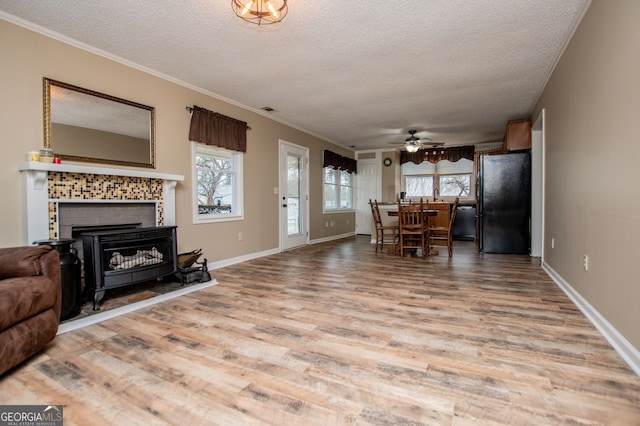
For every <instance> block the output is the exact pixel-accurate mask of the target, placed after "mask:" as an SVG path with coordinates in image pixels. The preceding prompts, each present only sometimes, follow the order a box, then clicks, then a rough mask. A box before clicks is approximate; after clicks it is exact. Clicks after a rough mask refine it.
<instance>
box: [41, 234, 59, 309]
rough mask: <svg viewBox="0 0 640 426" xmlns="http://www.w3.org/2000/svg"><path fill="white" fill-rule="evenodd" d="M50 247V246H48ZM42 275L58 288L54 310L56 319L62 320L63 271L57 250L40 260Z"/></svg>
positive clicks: (46, 254)
mask: <svg viewBox="0 0 640 426" xmlns="http://www.w3.org/2000/svg"><path fill="white" fill-rule="evenodd" d="M47 247H49V246H47ZM39 263H40V270H41V271H42V275H44V276H45V277H47V278H49V280H50V281H51V282H52V283H53V285H55V286H56V300H55V302H54V303H53V310H54V311H55V313H56V318H60V313H61V310H62V270H61V268H60V255H59V254H58V251H57V250H51V251H49V252H47V253H45V254H44V255H42V256H41V257H40V258H39Z"/></svg>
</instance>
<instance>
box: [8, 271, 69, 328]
mask: <svg viewBox="0 0 640 426" xmlns="http://www.w3.org/2000/svg"><path fill="white" fill-rule="evenodd" d="M57 290H58V289H57V287H56V286H53V285H51V280H50V279H49V278H47V277H45V276H37V277H29V278H9V279H6V280H2V281H0V312H2V313H3V314H2V315H0V331H1V330H4V329H6V328H7V327H10V326H12V325H14V324H16V323H18V322H20V321H23V320H25V319H27V318H30V317H32V316H34V315H37V314H39V313H40V312H42V311H45V310H47V309H49V308H52V307H53V305H54V304H55V302H56V300H57V299H58V297H57V295H56V291H57Z"/></svg>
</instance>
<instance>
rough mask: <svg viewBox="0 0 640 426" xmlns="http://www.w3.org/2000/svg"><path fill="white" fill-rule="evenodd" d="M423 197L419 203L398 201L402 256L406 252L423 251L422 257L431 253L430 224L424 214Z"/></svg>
mask: <svg viewBox="0 0 640 426" xmlns="http://www.w3.org/2000/svg"><path fill="white" fill-rule="evenodd" d="M423 209H424V205H423V203H422V199H421V200H420V203H419V204H410V205H403V204H402V203H401V202H400V201H398V226H399V228H400V256H402V257H404V256H405V252H407V251H410V252H413V251H417V250H418V249H419V250H420V251H421V252H422V257H423V258H424V257H426V256H428V255H429V234H428V232H429V226H428V223H427V220H426V217H425V215H424V214H423V212H422V211H423Z"/></svg>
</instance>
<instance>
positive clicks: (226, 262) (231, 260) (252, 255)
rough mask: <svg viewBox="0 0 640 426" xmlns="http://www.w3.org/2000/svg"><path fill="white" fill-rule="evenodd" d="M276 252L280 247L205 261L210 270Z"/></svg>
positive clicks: (278, 251)
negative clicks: (216, 260)
mask: <svg viewBox="0 0 640 426" xmlns="http://www.w3.org/2000/svg"><path fill="white" fill-rule="evenodd" d="M278 253H280V249H278V248H275V249H270V250H264V251H259V252H256V253H250V254H245V255H243V256H238V257H231V258H229V259H224V260H220V261H218V262H209V263H207V267H208V268H209V269H210V270H211V269H220V268H224V267H225V266H231V265H236V264H238V263H242V262H246V261H248V260H253V259H258V258H260V257H265V256H271V255H272V254H278Z"/></svg>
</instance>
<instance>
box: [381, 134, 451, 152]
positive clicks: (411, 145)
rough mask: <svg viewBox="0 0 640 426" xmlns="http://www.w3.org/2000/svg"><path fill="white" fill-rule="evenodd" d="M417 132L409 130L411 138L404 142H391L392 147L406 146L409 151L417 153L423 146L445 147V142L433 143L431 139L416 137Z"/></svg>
mask: <svg viewBox="0 0 640 426" xmlns="http://www.w3.org/2000/svg"><path fill="white" fill-rule="evenodd" d="M416 133H417V130H409V135H410V136H409V137H408V138H406V139H405V140H404V142H389V143H390V144H392V145H404V147H405V148H406V150H407V151H409V152H417V151H418V150H419V149H420V148H422V147H423V146H430V147H436V146H441V145H444V142H433V141H432V140H431V139H429V138H419V137H417V136H416Z"/></svg>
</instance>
